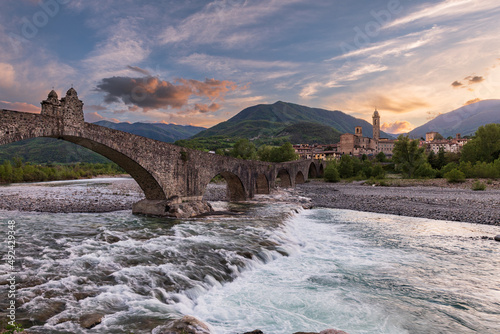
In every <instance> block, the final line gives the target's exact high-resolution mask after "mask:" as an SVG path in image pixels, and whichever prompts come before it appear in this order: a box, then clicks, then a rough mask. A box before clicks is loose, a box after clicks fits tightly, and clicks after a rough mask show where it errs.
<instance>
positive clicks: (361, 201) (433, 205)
mask: <svg viewBox="0 0 500 334" xmlns="http://www.w3.org/2000/svg"><path fill="white" fill-rule="evenodd" d="M296 192H297V194H298V195H301V196H307V197H309V198H311V200H312V203H313V205H314V206H315V207H325V208H336V209H349V210H357V211H367V212H378V213H386V214H394V215H400V216H409V217H422V218H429V219H437V220H449V221H460V222H468V223H477V224H489V225H498V226H500V189H487V190H486V191H473V190H471V189H463V188H458V187H457V188H452V187H435V186H408V187H382V186H370V185H366V184H363V183H327V182H322V181H312V182H308V183H305V184H301V185H298V186H297V188H296Z"/></svg>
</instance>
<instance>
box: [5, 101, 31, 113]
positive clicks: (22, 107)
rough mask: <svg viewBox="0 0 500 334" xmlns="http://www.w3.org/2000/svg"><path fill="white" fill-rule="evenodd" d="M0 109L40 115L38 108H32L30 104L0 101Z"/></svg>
mask: <svg viewBox="0 0 500 334" xmlns="http://www.w3.org/2000/svg"><path fill="white" fill-rule="evenodd" d="M0 109H8V110H15V111H24V112H30V113H33V114H39V113H40V107H37V106H34V105H32V104H29V103H24V102H8V101H0Z"/></svg>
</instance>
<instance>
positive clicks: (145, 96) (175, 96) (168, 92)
mask: <svg viewBox="0 0 500 334" xmlns="http://www.w3.org/2000/svg"><path fill="white" fill-rule="evenodd" d="M237 88H238V87H237V85H236V84H235V83H234V82H232V81H227V80H222V81H221V80H215V79H206V80H205V81H198V80H193V79H190V80H187V79H182V78H181V79H177V80H175V81H174V83H171V82H168V81H164V80H160V79H159V78H157V77H151V76H148V77H143V78H130V77H111V78H104V79H102V80H101V83H100V84H98V85H97V91H99V92H104V93H106V95H105V97H104V102H105V103H119V102H120V101H122V102H123V103H125V104H127V105H132V106H136V107H140V108H142V109H143V110H144V111H148V110H152V109H168V108H172V109H181V108H183V107H185V106H187V105H188V103H189V98H190V97H191V96H199V97H204V98H208V99H210V100H211V102H212V104H213V105H216V104H214V100H223V99H224V96H225V95H226V93H228V92H229V91H233V90H236V89H237ZM200 109H201V108H200ZM212 109H213V107H212ZM203 110H207V111H211V110H210V108H209V107H207V108H204V109H203Z"/></svg>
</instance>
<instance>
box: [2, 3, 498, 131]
mask: <svg viewBox="0 0 500 334" xmlns="http://www.w3.org/2000/svg"><path fill="white" fill-rule="evenodd" d="M1 9H2V10H1V11H0V43H1V46H2V47H1V48H0V108H5V109H12V110H21V111H30V112H38V111H39V109H40V108H39V107H40V101H41V100H43V99H45V98H46V97H47V94H48V92H49V91H50V90H51V89H52V88H53V87H54V89H55V90H56V91H57V93H58V94H59V96H60V97H61V95H63V94H65V92H66V90H67V89H68V88H70V87H71V85H73V87H74V88H75V89H76V90H77V91H78V94H79V97H80V99H82V100H83V102H84V103H85V106H84V111H85V113H86V115H85V118H86V120H87V121H97V120H100V119H107V120H114V121H117V120H118V121H128V122H138V121H146V122H167V123H176V124H192V125H199V126H205V127H209V126H212V125H215V124H217V123H219V122H221V121H224V120H226V119H228V118H230V117H232V116H233V115H235V114H236V113H238V112H239V111H241V110H242V109H244V108H246V107H248V106H252V105H255V104H259V103H274V102H276V101H278V100H281V101H287V102H293V103H297V104H302V105H307V106H310V107H319V108H324V109H329V110H341V111H344V112H346V113H349V114H351V115H353V116H355V117H360V118H363V119H366V120H370V121H371V114H372V113H373V110H374V108H375V107H376V108H377V109H378V110H379V111H380V114H381V117H382V119H381V122H382V123H385V124H384V127H383V128H384V130H386V131H388V132H392V133H398V132H404V131H408V130H411V129H412V128H414V127H416V126H419V125H421V124H423V123H425V122H427V121H428V120H429V119H432V118H433V117H435V116H437V115H438V114H440V113H445V112H449V111H451V110H454V109H456V108H459V107H461V106H463V105H465V104H467V103H472V102H475V101H479V100H483V99H497V98H500V38H499V37H498V34H499V32H500V2H499V1H498V0H440V1H419V0H369V1H368V0H363V1H361V0H356V1H340V0H267V1H260V0H253V1H250V0H247V1H244V0H225V1H224V0H221V1H202V0H189V1H179V0H175V1H174V0H172V1H159V0H157V1H152V0H151V1H147V0H144V1H132V0H99V1H97V0H96V1H94V0H41V1H37V0H7V1H2V3H1Z"/></svg>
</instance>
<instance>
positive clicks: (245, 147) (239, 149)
mask: <svg viewBox="0 0 500 334" xmlns="http://www.w3.org/2000/svg"><path fill="white" fill-rule="evenodd" d="M229 155H230V156H232V157H234V158H239V159H245V160H255V159H256V158H257V150H256V149H255V145H254V144H253V143H252V142H250V141H249V140H248V139H240V140H238V141H237V142H236V144H234V146H233V148H232V149H231V151H229Z"/></svg>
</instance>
